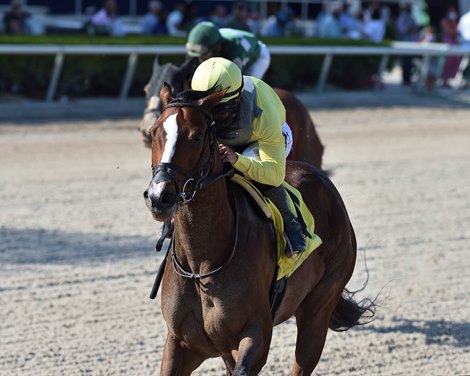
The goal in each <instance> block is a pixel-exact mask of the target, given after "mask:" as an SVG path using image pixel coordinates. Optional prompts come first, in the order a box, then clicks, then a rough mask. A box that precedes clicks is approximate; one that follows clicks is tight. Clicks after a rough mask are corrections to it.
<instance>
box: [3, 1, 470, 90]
mask: <svg viewBox="0 0 470 376" xmlns="http://www.w3.org/2000/svg"><path fill="white" fill-rule="evenodd" d="M364 4H365V5H364V6H362V7H358V6H357V2H353V3H350V2H349V1H347V0H342V1H340V0H325V1H324V2H323V4H322V9H321V11H320V12H319V13H318V15H317V16H316V17H315V19H311V20H308V22H305V20H300V19H299V17H298V15H297V14H296V12H295V11H294V9H293V8H290V7H286V6H285V4H284V6H282V5H281V3H277V5H276V3H269V7H268V14H269V15H268V17H267V18H266V19H261V16H260V12H259V9H258V5H259V4H258V3H256V2H250V3H246V2H243V1H241V2H235V3H233V4H232V5H231V7H230V8H229V7H228V6H227V5H226V4H224V3H221V2H217V3H214V6H213V7H212V8H211V10H210V12H209V13H208V14H204V15H201V14H200V13H201V12H200V10H199V8H198V3H197V2H194V1H192V2H188V1H180V2H178V1H175V2H172V3H171V9H167V6H165V5H164V4H163V3H162V2H161V1H159V0H150V1H148V12H147V13H146V14H145V15H144V16H142V17H141V19H140V20H139V25H138V28H139V30H138V31H136V30H135V29H134V30H133V33H138V34H144V35H158V34H160V35H172V36H182V37H184V36H187V35H188V33H189V31H190V30H191V29H192V28H193V27H194V25H196V24H198V23H199V22H201V21H211V22H213V23H214V24H215V25H217V26H218V27H220V28H233V29H239V30H246V31H249V32H251V33H253V34H255V35H257V36H259V37H271V36H298V37H303V36H308V37H319V38H335V39H354V40H368V41H372V42H382V41H383V40H384V39H389V40H397V41H404V42H421V43H430V42H442V43H447V44H450V45H457V44H467V45H470V11H469V12H467V13H465V14H463V15H460V14H459V13H458V10H457V9H456V8H455V7H453V6H449V7H448V8H447V9H446V12H445V13H444V14H442V15H441V17H440V20H439V22H438V23H434V25H432V24H431V23H430V16H429V14H428V11H427V5H426V1H425V0H413V1H411V0H409V2H407V0H404V1H402V2H401V3H400V9H399V12H398V13H396V12H394V13H392V12H391V9H390V8H389V6H387V5H385V4H384V3H378V2H377V3H373V2H367V3H365V2H364ZM85 15H86V19H85V21H84V23H83V27H82V28H81V30H82V31H83V32H86V33H89V34H105V35H114V36H123V35H126V34H128V33H129V30H127V29H126V27H125V24H124V23H123V21H122V20H121V19H120V17H119V16H118V9H117V2H116V0H104V1H103V3H102V6H101V8H98V9H97V8H94V7H88V8H87V9H86V10H85ZM31 19H32V16H31V14H30V13H28V12H27V11H25V10H24V9H23V6H22V2H21V0H12V1H11V4H10V8H9V9H8V10H7V11H6V12H5V13H4V15H3V33H5V34H9V35H13V34H28V33H33V29H34V27H33V25H34V23H32V22H31ZM431 63H432V64H431V66H430V75H431V76H434V78H433V79H436V75H438V74H439V75H440V77H439V78H440V79H441V80H442V84H443V85H444V86H446V85H447V84H448V81H449V80H451V79H452V78H454V77H455V75H456V72H457V70H458V69H459V66H460V63H461V57H447V58H446V60H445V64H444V65H443V66H440V67H438V64H437V62H436V59H433V60H432V62H431ZM441 65H442V64H441ZM412 67H413V57H403V59H402V70H403V83H404V84H405V85H408V84H410V81H411V74H412ZM431 81H432V80H431V79H430V82H429V84H430V85H432V82H431Z"/></svg>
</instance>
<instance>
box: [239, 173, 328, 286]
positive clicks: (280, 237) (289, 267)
mask: <svg viewBox="0 0 470 376" xmlns="http://www.w3.org/2000/svg"><path fill="white" fill-rule="evenodd" d="M231 180H232V181H233V182H235V183H237V184H239V185H240V186H242V187H243V188H244V189H245V190H246V191H247V192H248V193H249V194H250V195H251V196H252V197H253V199H254V200H255V201H256V203H257V204H258V205H259V207H260V208H261V210H262V211H263V213H264V214H265V215H266V217H267V218H271V220H272V221H273V224H274V228H275V229H276V238H277V264H278V267H279V270H278V274H277V279H278V280H279V279H281V278H284V277H290V276H291V275H292V273H294V271H295V270H296V269H297V268H298V267H299V266H300V265H301V264H302V262H303V261H304V260H305V259H306V258H307V257H308V256H309V255H310V254H311V253H312V252H313V251H314V250H315V249H317V248H318V247H319V246H320V245H321V243H322V240H321V239H320V237H319V236H318V235H316V234H315V233H314V230H315V220H314V218H313V216H312V214H311V213H310V211H309V210H308V208H307V206H306V205H305V203H304V200H303V199H302V195H301V194H300V192H299V191H298V190H297V189H295V188H294V187H292V186H291V185H290V184H288V183H286V182H284V183H283V186H284V188H285V189H287V190H288V191H289V192H291V193H293V194H294V195H295V196H296V197H297V199H298V202H299V203H300V204H299V207H298V209H299V210H300V213H302V218H303V220H304V222H305V225H306V227H307V231H308V232H309V234H310V235H311V238H310V237H306V241H307V247H306V250H305V251H304V252H301V253H297V254H295V255H293V256H292V257H287V256H286V254H285V249H286V239H285V237H284V221H283V220H282V216H281V213H279V210H278V209H277V207H276V206H275V205H274V204H273V203H272V202H271V200H269V199H268V198H267V197H265V196H263V195H262V194H261V192H260V191H259V190H258V188H256V186H254V185H253V183H252V182H250V181H249V180H247V179H245V178H244V177H243V176H241V175H238V174H235V175H234V176H233V177H232V179H231ZM287 198H288V200H289V204H290V207H291V210H292V212H293V213H294V215H296V210H295V204H294V202H293V201H292V199H291V197H290V195H289V194H288V195H287Z"/></svg>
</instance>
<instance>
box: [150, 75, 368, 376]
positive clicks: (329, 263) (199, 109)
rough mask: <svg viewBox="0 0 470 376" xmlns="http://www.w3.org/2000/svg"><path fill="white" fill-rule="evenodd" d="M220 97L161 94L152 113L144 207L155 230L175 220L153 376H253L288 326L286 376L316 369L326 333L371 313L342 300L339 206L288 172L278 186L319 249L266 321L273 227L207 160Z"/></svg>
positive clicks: (349, 235) (342, 217)
mask: <svg viewBox="0 0 470 376" xmlns="http://www.w3.org/2000/svg"><path fill="white" fill-rule="evenodd" d="M224 93H225V91H220V92H214V91H213V90H209V91H207V92H195V91H191V90H189V91H184V92H182V93H179V94H178V95H177V97H176V98H173V96H172V93H171V88H170V87H169V86H168V85H166V84H165V85H164V86H163V88H162V90H161V93H160V100H161V102H162V105H163V109H162V113H161V115H160V116H159V118H158V120H157V121H156V123H155V125H154V126H153V127H152V128H151V129H150V134H151V137H152V153H151V154H152V171H153V177H152V179H151V181H150V184H149V188H148V189H147V190H146V191H145V192H144V198H145V201H146V204H147V206H148V208H149V209H150V211H151V213H152V215H153V217H154V218H155V219H156V220H158V221H165V222H166V221H169V220H170V219H172V220H173V223H174V233H173V239H172V246H171V257H169V258H168V259H167V260H166V264H165V266H164V267H165V269H164V274H163V280H162V291H161V309H162V314H163V317H164V319H165V320H166V323H167V327H168V334H167V338H166V342H165V347H164V351H163V358H162V362H161V373H160V374H161V375H163V376H166V375H189V374H191V372H192V371H193V370H195V369H196V368H197V367H198V366H199V365H200V364H201V363H202V362H203V361H204V360H205V359H207V358H211V357H219V356H221V357H222V359H223V361H224V362H225V366H226V369H227V374H228V375H238V376H240V375H256V374H258V373H259V372H260V370H261V369H262V367H263V365H264V364H265V362H266V359H267V356H268V351H269V346H270V341H271V336H272V330H273V326H275V325H278V324H280V323H282V322H283V321H285V320H287V319H289V318H290V317H292V316H294V315H295V317H296V322H297V329H298V335H297V343H296V349H295V361H294V365H293V368H292V375H309V374H311V373H312V372H313V370H314V368H315V366H316V365H317V363H318V361H319V359H320V355H321V353H322V350H323V346H324V343H325V339H326V335H327V331H328V328H331V329H333V330H336V331H342V330H347V329H349V328H351V327H353V326H355V325H359V324H362V323H363V320H364V319H365V318H366V316H367V314H368V312H369V313H370V314H371V315H372V316H373V314H374V304H373V302H370V301H369V302H368V303H367V304H361V302H359V303H357V302H356V301H354V299H353V296H352V295H351V293H350V292H349V291H348V290H347V289H345V286H346V283H347V282H348V281H349V279H350V277H351V275H352V273H353V269H354V265H355V260H356V238H355V235H354V230H353V227H352V225H351V222H350V220H349V217H348V214H347V211H346V208H345V206H344V203H343V201H342V199H341V196H340V194H339V193H338V191H337V190H336V188H335V187H334V185H333V183H332V182H331V181H330V179H329V178H328V177H327V175H326V174H325V173H324V172H323V171H321V170H320V169H318V168H316V167H314V166H311V165H309V164H307V163H303V162H293V161H292V162H291V161H289V162H288V165H287V173H286V180H287V181H288V182H289V183H290V184H291V185H292V186H294V187H296V188H297V189H299V190H300V191H301V193H302V196H303V198H304V200H305V202H306V204H307V206H308V208H309V210H310V211H311V212H312V213H313V215H314V218H315V221H316V226H315V234H317V235H319V236H320V237H321V239H322V240H323V243H322V245H321V246H320V247H319V248H318V249H316V250H315V251H314V252H313V253H312V254H310V255H309V256H308V257H307V258H306V260H305V261H304V262H303V263H302V265H301V266H300V267H299V268H298V269H297V270H296V271H295V272H294V273H293V274H292V276H290V277H289V279H288V280H287V287H286V290H285V295H284V297H283V299H282V301H281V304H280V306H279V308H278V309H277V311H276V313H275V315H274V317H272V314H271V311H270V303H269V290H270V285H271V282H272V281H273V277H275V270H276V255H277V252H276V250H277V248H276V247H277V245H276V235H275V232H274V226H273V225H272V223H271V222H270V221H269V220H267V219H266V218H265V217H262V216H261V215H260V212H259V210H258V209H257V208H255V207H254V206H253V204H252V201H251V200H250V199H249V198H247V197H246V195H245V194H244V192H242V191H241V190H242V189H241V188H240V187H239V186H237V185H234V184H233V183H231V182H230V180H229V179H228V178H227V176H228V175H230V169H227V165H226V164H223V163H222V161H221V158H220V156H219V154H218V152H217V147H216V145H217V140H216V134H215V126H214V123H213V121H212V116H211V113H210V111H211V109H212V108H213V107H214V106H215V105H216V104H217V103H219V101H220V100H221V99H222V97H223V95H224Z"/></svg>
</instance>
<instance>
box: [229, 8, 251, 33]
mask: <svg viewBox="0 0 470 376" xmlns="http://www.w3.org/2000/svg"><path fill="white" fill-rule="evenodd" d="M247 20H248V9H247V7H246V4H245V3H243V2H237V3H235V4H234V5H233V7H232V13H231V14H230V15H229V17H228V18H227V22H226V23H225V26H226V27H228V28H231V29H237V30H245V31H250V26H249V25H248V22H247Z"/></svg>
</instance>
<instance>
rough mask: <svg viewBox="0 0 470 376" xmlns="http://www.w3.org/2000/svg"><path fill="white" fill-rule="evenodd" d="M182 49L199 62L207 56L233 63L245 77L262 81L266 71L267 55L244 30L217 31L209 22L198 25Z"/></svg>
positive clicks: (261, 44)
mask: <svg viewBox="0 0 470 376" xmlns="http://www.w3.org/2000/svg"><path fill="white" fill-rule="evenodd" d="M186 50H187V52H188V55H189V56H192V57H197V58H198V59H199V61H200V62H203V61H205V60H207V59H209V58H211V57H224V58H226V59H228V60H231V61H233V62H234V63H235V64H237V65H238V67H239V68H240V69H241V70H242V71H243V72H244V74H246V75H248V76H254V77H256V78H262V77H263V76H264V74H265V73H266V71H267V70H268V68H269V64H270V62H271V54H270V53H269V50H268V47H267V46H266V45H265V44H264V43H263V42H261V41H259V40H258V39H257V38H256V36H255V35H254V34H252V33H250V32H247V31H244V30H236V29H230V28H223V29H220V30H218V29H217V27H216V26H215V25H214V24H213V23H212V22H200V23H199V24H197V25H196V26H195V27H194V28H193V29H192V30H191V31H190V33H189V36H188V42H187V43H186Z"/></svg>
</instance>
